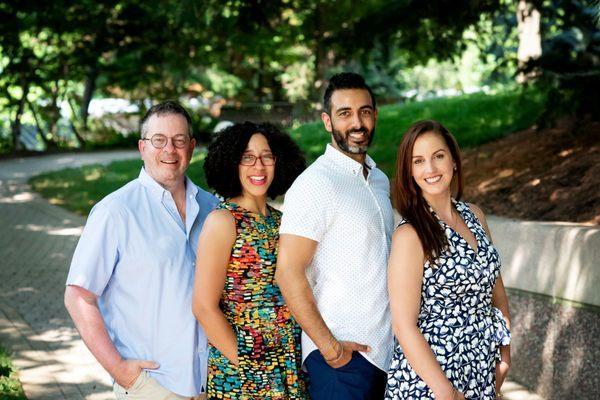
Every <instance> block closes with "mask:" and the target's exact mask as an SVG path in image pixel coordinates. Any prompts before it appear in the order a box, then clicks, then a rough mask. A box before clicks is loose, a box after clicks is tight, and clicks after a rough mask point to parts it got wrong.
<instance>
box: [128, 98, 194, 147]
mask: <svg viewBox="0 0 600 400" xmlns="http://www.w3.org/2000/svg"><path fill="white" fill-rule="evenodd" d="M155 114H156V115H158V116H161V115H165V114H178V115H181V116H183V117H184V118H185V120H186V121H187V125H188V134H189V135H190V138H193V137H194V132H193V131H192V117H190V114H189V113H188V112H187V110H186V109H185V108H184V107H183V106H182V105H181V104H179V103H178V102H176V101H174V100H167V101H163V102H161V103H158V104H156V105H153V106H152V107H150V108H149V109H148V111H146V115H144V118H142V120H141V121H140V133H141V138H142V139H144V138H146V134H147V133H148V120H149V119H150V117H151V116H153V115H155Z"/></svg>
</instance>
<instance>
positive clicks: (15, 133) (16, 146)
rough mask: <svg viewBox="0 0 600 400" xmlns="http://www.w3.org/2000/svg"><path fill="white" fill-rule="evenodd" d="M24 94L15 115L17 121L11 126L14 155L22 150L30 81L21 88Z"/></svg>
mask: <svg viewBox="0 0 600 400" xmlns="http://www.w3.org/2000/svg"><path fill="white" fill-rule="evenodd" d="M21 89H22V91H23V94H22V96H21V99H20V100H19V104H18V106H17V112H16V113H15V119H14V121H13V123H12V126H11V131H12V140H13V154H16V153H17V152H18V151H19V150H21V142H20V141H19V139H20V137H21V116H22V115H23V111H24V110H25V102H26V101H27V94H29V81H26V82H25V83H24V84H23V86H22V87H21Z"/></svg>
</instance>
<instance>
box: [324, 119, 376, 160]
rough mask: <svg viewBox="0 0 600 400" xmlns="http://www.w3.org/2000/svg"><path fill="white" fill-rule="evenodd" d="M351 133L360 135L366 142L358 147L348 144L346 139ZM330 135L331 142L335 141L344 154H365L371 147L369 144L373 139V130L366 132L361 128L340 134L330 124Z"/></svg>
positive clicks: (365, 129)
mask: <svg viewBox="0 0 600 400" xmlns="http://www.w3.org/2000/svg"><path fill="white" fill-rule="evenodd" d="M351 133H362V134H363V135H364V136H365V137H366V139H367V142H366V143H363V144H360V145H350V144H349V143H348V138H349V136H350V134H351ZM331 134H332V135H333V140H335V142H336V143H337V145H338V147H339V148H340V149H341V150H343V151H345V152H346V153H350V154H365V153H366V152H367V149H368V148H369V146H370V145H371V142H372V141H373V137H375V128H373V129H372V130H371V131H368V130H367V128H365V127H363V126H361V127H360V128H358V129H349V130H347V131H346V132H343V133H342V132H341V131H338V130H337V129H335V127H334V126H333V124H332V125H331Z"/></svg>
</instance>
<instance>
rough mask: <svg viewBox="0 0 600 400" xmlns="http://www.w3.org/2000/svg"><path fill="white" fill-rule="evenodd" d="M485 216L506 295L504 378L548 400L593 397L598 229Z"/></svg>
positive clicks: (599, 378) (598, 346) (599, 332)
mask: <svg viewBox="0 0 600 400" xmlns="http://www.w3.org/2000/svg"><path fill="white" fill-rule="evenodd" d="M488 222H489V225H490V230H491V231H492V236H493V239H494V243H495V245H496V247H497V248H498V250H499V252H500V255H501V257H502V260H503V265H502V276H503V279H504V283H505V285H506V287H507V292H508V295H509V300H510V308H511V324H512V327H511V331H512V335H513V342H512V355H513V360H512V368H511V372H510V378H511V379H512V380H515V381H517V382H519V383H521V384H523V385H524V386H526V387H527V388H529V389H530V390H532V391H535V392H536V393H538V394H539V395H540V396H542V397H544V398H545V399H548V400H551V399H578V400H579V399H581V400H586V399H600V362H599V361H598V360H600V341H599V339H598V338H600V228H598V227H591V226H584V225H580V224H570V223H552V222H527V221H517V220H511V219H507V218H498V217H492V216H490V217H489V218H488Z"/></svg>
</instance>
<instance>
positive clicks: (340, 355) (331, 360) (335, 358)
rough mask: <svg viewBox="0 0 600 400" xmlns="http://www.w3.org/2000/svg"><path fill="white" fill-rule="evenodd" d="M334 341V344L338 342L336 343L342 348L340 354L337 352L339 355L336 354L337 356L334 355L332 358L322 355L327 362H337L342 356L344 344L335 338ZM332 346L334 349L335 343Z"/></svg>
mask: <svg viewBox="0 0 600 400" xmlns="http://www.w3.org/2000/svg"><path fill="white" fill-rule="evenodd" d="M335 343H336V344H338V345H339V346H340V347H341V348H342V350H341V351H340V354H339V355H337V356H335V357H334V358H330V359H327V358H325V357H323V358H324V359H325V361H327V362H328V363H336V362H338V361H339V360H340V359H341V358H342V356H343V355H344V346H342V344H341V343H340V342H339V341H338V340H337V339H336V341H335ZM332 347H333V348H334V350H335V344H334V345H333V346H332Z"/></svg>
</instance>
